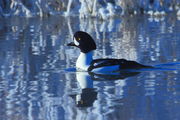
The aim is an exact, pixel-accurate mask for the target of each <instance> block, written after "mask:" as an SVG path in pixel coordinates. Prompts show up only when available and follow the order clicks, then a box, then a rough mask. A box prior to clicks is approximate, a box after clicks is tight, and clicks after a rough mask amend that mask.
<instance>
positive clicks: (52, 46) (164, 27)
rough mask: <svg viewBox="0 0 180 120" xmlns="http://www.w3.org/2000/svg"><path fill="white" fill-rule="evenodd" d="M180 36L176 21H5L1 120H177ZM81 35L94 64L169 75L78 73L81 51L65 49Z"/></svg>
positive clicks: (1, 23) (0, 28)
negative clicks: (90, 42) (115, 61)
mask: <svg viewBox="0 0 180 120" xmlns="http://www.w3.org/2000/svg"><path fill="white" fill-rule="evenodd" d="M179 28H180V21H177V20H176V18H174V17H173V16H171V17H167V18H164V20H163V21H157V20H153V19H151V20H150V19H147V18H146V17H144V18H139V17H134V18H122V19H119V18H118V19H111V20H110V21H98V20H96V19H89V20H79V19H78V18H76V17H75V18H63V17H50V18H46V19H40V18H28V19H26V18H9V19H1V20H0V108H1V109H0V118H1V120H8V119H9V120H12V119H13V120H16V119H17V120H26V119H31V120H37V119H40V120H41V119H42V120H63V119H67V120H71V119H77V120H80V119H89V120H91V119H123V120H126V119H127V120H129V119H135V120H139V119H148V120H152V119H163V120H166V119H167V120H175V119H178V118H180V113H179V108H180V101H179V100H180V96H179V95H180V92H179V90H180V89H179V87H178V86H179V78H180V73H179V67H180V62H179V61H180V54H179V52H180V48H179V45H180V36H179V35H180V29H179ZM77 30H84V31H87V32H88V33H90V34H91V35H92V36H93V38H95V40H96V43H97V46H98V49H97V51H96V52H95V53H94V55H95V58H99V56H101V57H110V58H126V59H130V60H136V61H139V62H141V63H144V64H149V65H157V66H158V67H162V68H163V69H164V70H163V69H159V70H155V71H154V70H150V71H140V73H137V74H130V75H127V74H121V75H118V76H101V75H90V74H88V73H76V72H75V70H74V68H73V67H74V64H75V61H76V58H77V56H78V54H79V51H78V50H77V49H75V48H69V47H67V46H66V44H67V43H69V42H71V41H72V35H73V33H74V32H75V31H77ZM165 63H166V64H165ZM165 68H172V69H175V70H166V69H165ZM78 75H79V76H78ZM95 78H96V80H94V79H95ZM78 79H79V80H78ZM92 79H93V80H92ZM110 79H113V80H110ZM78 103H79V104H82V105H83V104H86V106H88V107H77V104H78Z"/></svg>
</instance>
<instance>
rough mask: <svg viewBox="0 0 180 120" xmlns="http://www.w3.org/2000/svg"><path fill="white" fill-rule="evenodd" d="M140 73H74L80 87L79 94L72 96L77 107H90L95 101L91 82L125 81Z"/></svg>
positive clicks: (95, 94)
mask: <svg viewBox="0 0 180 120" xmlns="http://www.w3.org/2000/svg"><path fill="white" fill-rule="evenodd" d="M139 73H140V72H124V71H123V72H117V73H109V74H100V73H90V72H76V79H77V81H78V83H79V85H80V87H81V93H80V94H76V95H72V96H71V97H72V98H73V99H75V100H76V105H77V107H91V106H93V103H94V101H95V100H96V99H97V91H96V89H95V88H93V82H96V81H112V80H119V79H125V78H127V77H131V76H135V75H138V74H139Z"/></svg>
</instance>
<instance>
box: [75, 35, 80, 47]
mask: <svg viewBox="0 0 180 120" xmlns="http://www.w3.org/2000/svg"><path fill="white" fill-rule="evenodd" d="M74 44H75V45H76V46H79V42H77V40H76V38H75V37H74Z"/></svg>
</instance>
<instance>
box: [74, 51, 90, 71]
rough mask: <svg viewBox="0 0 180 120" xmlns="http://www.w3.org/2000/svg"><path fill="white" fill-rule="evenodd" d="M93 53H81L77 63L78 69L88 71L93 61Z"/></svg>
mask: <svg viewBox="0 0 180 120" xmlns="http://www.w3.org/2000/svg"><path fill="white" fill-rule="evenodd" d="M92 56H93V51H90V52H88V53H82V52H81V53H80V55H79V57H78V59H77V61H76V68H78V69H80V70H82V71H88V68H89V66H90V64H91V62H92V60H93V58H92Z"/></svg>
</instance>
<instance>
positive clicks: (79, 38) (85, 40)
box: [67, 31, 151, 72]
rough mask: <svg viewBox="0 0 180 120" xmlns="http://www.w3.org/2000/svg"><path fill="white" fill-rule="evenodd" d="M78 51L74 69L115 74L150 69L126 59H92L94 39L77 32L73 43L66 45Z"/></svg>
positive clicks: (94, 48) (84, 33)
mask: <svg viewBox="0 0 180 120" xmlns="http://www.w3.org/2000/svg"><path fill="white" fill-rule="evenodd" d="M67 45H68V46H74V47H77V48H79V49H80V51H81V52H80V55H79V57H78V59H77V61H76V68H77V70H80V71H88V72H116V71H121V70H125V69H142V68H151V66H146V65H142V64H140V63H138V62H136V61H129V60H126V59H113V58H100V59H93V51H94V50H96V43H95V41H94V39H93V38H92V37H91V36H90V35H89V34H88V33H86V32H83V31H77V32H76V33H75V34H74V36H73V42H71V43H69V44H67Z"/></svg>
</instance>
